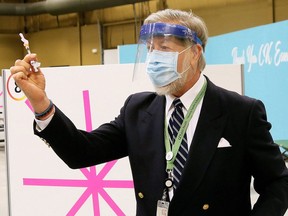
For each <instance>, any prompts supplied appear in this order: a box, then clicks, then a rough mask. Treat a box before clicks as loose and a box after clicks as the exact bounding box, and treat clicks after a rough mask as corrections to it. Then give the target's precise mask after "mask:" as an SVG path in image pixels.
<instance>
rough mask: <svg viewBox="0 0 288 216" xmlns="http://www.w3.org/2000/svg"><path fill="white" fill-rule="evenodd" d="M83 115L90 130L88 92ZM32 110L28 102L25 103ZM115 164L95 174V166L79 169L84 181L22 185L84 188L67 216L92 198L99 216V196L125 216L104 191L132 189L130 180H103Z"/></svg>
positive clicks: (37, 181)
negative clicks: (107, 189)
mask: <svg viewBox="0 0 288 216" xmlns="http://www.w3.org/2000/svg"><path fill="white" fill-rule="evenodd" d="M83 100H84V113H85V122H86V130H87V131H91V130H92V121H91V110H90V98H89V91H83ZM25 103H26V104H27V105H28V107H29V108H30V109H32V107H31V105H30V103H29V101H28V100H26V101H25ZM116 163H117V160H114V161H111V162H108V163H106V164H105V165H104V167H103V168H102V169H101V171H100V172H99V173H98V174H97V172H96V166H93V167H89V168H83V169H80V171H81V173H82V174H83V175H84V176H85V178H86V179H84V180H82V179H37V178H23V185H29V186H54V187H83V188H86V189H85V191H84V192H83V193H82V195H81V196H80V197H79V199H78V200H77V201H76V202H75V204H74V205H73V206H72V208H71V209H70V210H69V212H68V213H67V216H72V215H75V214H76V213H77V212H78V210H79V209H80V208H81V207H82V205H83V204H84V203H85V202H86V200H87V199H88V198H89V197H90V196H92V201H93V211H94V216H98V215H100V205H99V195H100V196H101V197H102V198H103V199H104V200H105V201H106V203H107V204H108V205H109V206H110V208H111V209H112V210H113V211H114V212H115V214H116V215H125V214H124V212H123V211H122V210H121V209H120V208H119V206H118V205H117V204H116V203H115V202H114V200H113V199H112V198H111V197H110V196H109V194H108V193H107V192H106V191H105V188H134V185H133V181H132V180H105V179H104V178H105V176H106V175H107V174H108V173H109V171H110V170H111V169H112V168H113V166H114V165H115V164H116Z"/></svg>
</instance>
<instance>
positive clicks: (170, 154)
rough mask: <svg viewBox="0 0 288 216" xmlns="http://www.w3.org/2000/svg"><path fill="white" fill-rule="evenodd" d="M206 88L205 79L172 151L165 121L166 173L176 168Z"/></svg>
mask: <svg viewBox="0 0 288 216" xmlns="http://www.w3.org/2000/svg"><path fill="white" fill-rule="evenodd" d="M206 87H207V81H206V79H205V82H204V85H203V86H202V88H201V90H200V92H199V93H198V94H197V96H196V97H195V99H194V100H193V102H192V103H191V105H190V107H189V109H188V111H187V114H186V116H185V118H184V120H183V123H182V125H181V127H180V130H179V132H178V135H177V137H176V139H175V141H174V144H173V145H172V150H171V145H170V142H169V134H168V127H167V123H166V120H165V130H164V136H165V149H166V171H167V172H169V171H171V170H172V169H173V167H174V161H175V159H176V155H177V153H178V150H179V147H180V144H181V142H182V139H183V137H184V135H185V133H186V130H187V128H188V124H189V122H190V120H191V118H192V116H193V114H194V112H195V110H196V108H197V106H198V104H199V103H200V101H201V99H202V98H203V97H204V94H205V91H206Z"/></svg>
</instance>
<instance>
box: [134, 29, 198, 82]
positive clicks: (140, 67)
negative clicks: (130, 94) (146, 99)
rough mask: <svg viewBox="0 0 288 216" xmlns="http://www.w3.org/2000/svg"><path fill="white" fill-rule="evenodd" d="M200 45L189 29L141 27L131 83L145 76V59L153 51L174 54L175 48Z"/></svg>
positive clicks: (194, 34)
mask: <svg viewBox="0 0 288 216" xmlns="http://www.w3.org/2000/svg"><path fill="white" fill-rule="evenodd" d="M192 43H194V44H200V45H202V42H201V40H200V39H199V38H198V37H197V35H196V33H195V32H194V31H192V30H191V29H189V28H187V27H185V26H181V25H177V24H168V23H151V24H145V25H143V26H142V27H141V31H140V36H139V41H138V47H137V55H136V62H135V65H134V71H133V81H135V80H139V79H142V78H143V75H144V76H145V75H146V65H145V63H146V57H147V53H148V52H152V51H153V50H159V51H165V52H176V50H175V48H176V47H177V46H182V47H183V46H184V47H185V46H188V45H191V44H192Z"/></svg>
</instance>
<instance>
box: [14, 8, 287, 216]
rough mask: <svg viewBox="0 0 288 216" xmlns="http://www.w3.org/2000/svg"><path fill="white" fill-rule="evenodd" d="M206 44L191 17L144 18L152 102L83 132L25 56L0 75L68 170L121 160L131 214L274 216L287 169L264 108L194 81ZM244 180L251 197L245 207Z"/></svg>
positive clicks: (133, 104)
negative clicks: (128, 177) (22, 98)
mask: <svg viewBox="0 0 288 216" xmlns="http://www.w3.org/2000/svg"><path fill="white" fill-rule="evenodd" d="M207 38H208V35H207V29H206V26H205V24H204V22H203V21H202V20H201V19H200V18H199V17H197V16H195V15H194V14H192V13H186V12H182V11H178V10H169V9H168V10H164V11H159V12H157V13H154V14H151V15H150V16H149V17H148V18H147V19H146V20H145V22H144V25H143V26H142V28H141V32H140V43H141V44H142V45H145V47H146V48H147V49H148V54H147V60H146V61H147V73H148V75H149V76H150V78H151V81H152V83H153V84H154V86H155V88H156V92H157V94H155V93H138V94H134V95H131V96H130V97H129V98H128V99H127V100H126V102H125V104H124V106H123V107H122V109H121V111H120V114H119V116H118V117H117V118H116V119H115V120H114V121H111V122H110V123H107V124H103V125H102V126H100V127H99V128H97V129H95V130H93V131H91V132H86V131H81V130H78V129H77V128H76V127H75V126H74V124H73V123H72V122H71V121H70V120H69V119H68V118H67V117H66V116H65V115H64V114H63V113H62V112H61V111H60V110H59V109H58V108H57V107H56V106H55V105H53V103H52V102H51V101H50V100H49V99H48V96H47V95H46V93H45V78H44V76H43V74H42V73H41V71H39V72H34V71H33V69H31V65H30V63H29V62H31V61H32V60H36V55H35V54H31V55H27V56H25V58H24V59H23V60H17V61H16V62H15V66H13V67H11V69H10V70H11V72H12V73H13V74H14V79H15V81H16V82H17V85H18V86H19V87H20V88H21V89H22V90H23V92H24V93H25V94H26V96H27V98H28V99H29V100H30V102H31V104H32V106H33V108H34V110H35V117H36V120H35V122H34V131H35V134H36V135H38V136H40V137H42V138H43V139H44V140H46V142H47V143H49V145H51V147H52V148H53V150H54V151H55V152H56V153H57V154H58V155H59V156H60V157H61V158H62V159H63V160H64V161H65V162H66V163H67V164H68V166H70V167H71V168H80V167H87V166H91V165H95V164H99V163H103V162H107V161H110V160H114V159H118V158H121V157H125V156H128V157H129V160H130V164H131V169H132V175H133V179H134V185H135V196H136V200H137V215H155V214H156V212H157V215H167V214H169V215H177V216H178V215H195V216H200V215H201V216H202V215H212V216H218V215H221V216H246V215H247V216H248V215H254V216H256V215H259V216H265V215H267V216H268V215H269V216H280V215H284V213H285V211H286V209H287V206H288V171H287V168H286V166H285V163H284V161H283V159H282V157H281V153H280V151H279V148H278V146H277V145H275V144H274V142H273V139H272V137H271V135H270V133H269V129H270V128H271V125H270V123H268V122H267V120H266V112H265V108H264V105H263V104H262V103H261V102H260V101H259V100H255V99H251V98H248V97H244V96H240V95H238V94H236V93H234V92H230V91H227V90H224V89H222V88H219V87H217V86H215V85H214V84H213V83H212V82H211V81H210V80H209V79H208V78H207V77H205V76H204V75H202V73H201V71H202V70H203V69H204V67H205V59H204V56H203V50H204V49H205V45H206V43H207ZM136 73H137V71H136ZM179 99H180V100H179ZM174 101H176V102H174ZM184 115H185V116H184ZM182 122H183V123H182ZM252 176H253V177H254V179H255V181H254V186H255V189H256V191H257V192H258V193H259V195H260V196H259V199H258V200H257V202H256V204H255V205H254V206H253V207H251V201H250V182H251V177H252Z"/></svg>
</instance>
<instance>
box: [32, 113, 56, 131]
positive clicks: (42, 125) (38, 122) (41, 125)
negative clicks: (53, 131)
mask: <svg viewBox="0 0 288 216" xmlns="http://www.w3.org/2000/svg"><path fill="white" fill-rule="evenodd" d="M53 116H54V114H53V115H51V116H49V118H47V119H45V120H39V119H35V121H36V130H37V131H38V132H41V131H42V130H44V129H45V128H46V127H47V126H48V125H49V123H50V122H51V120H52V118H53Z"/></svg>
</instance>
